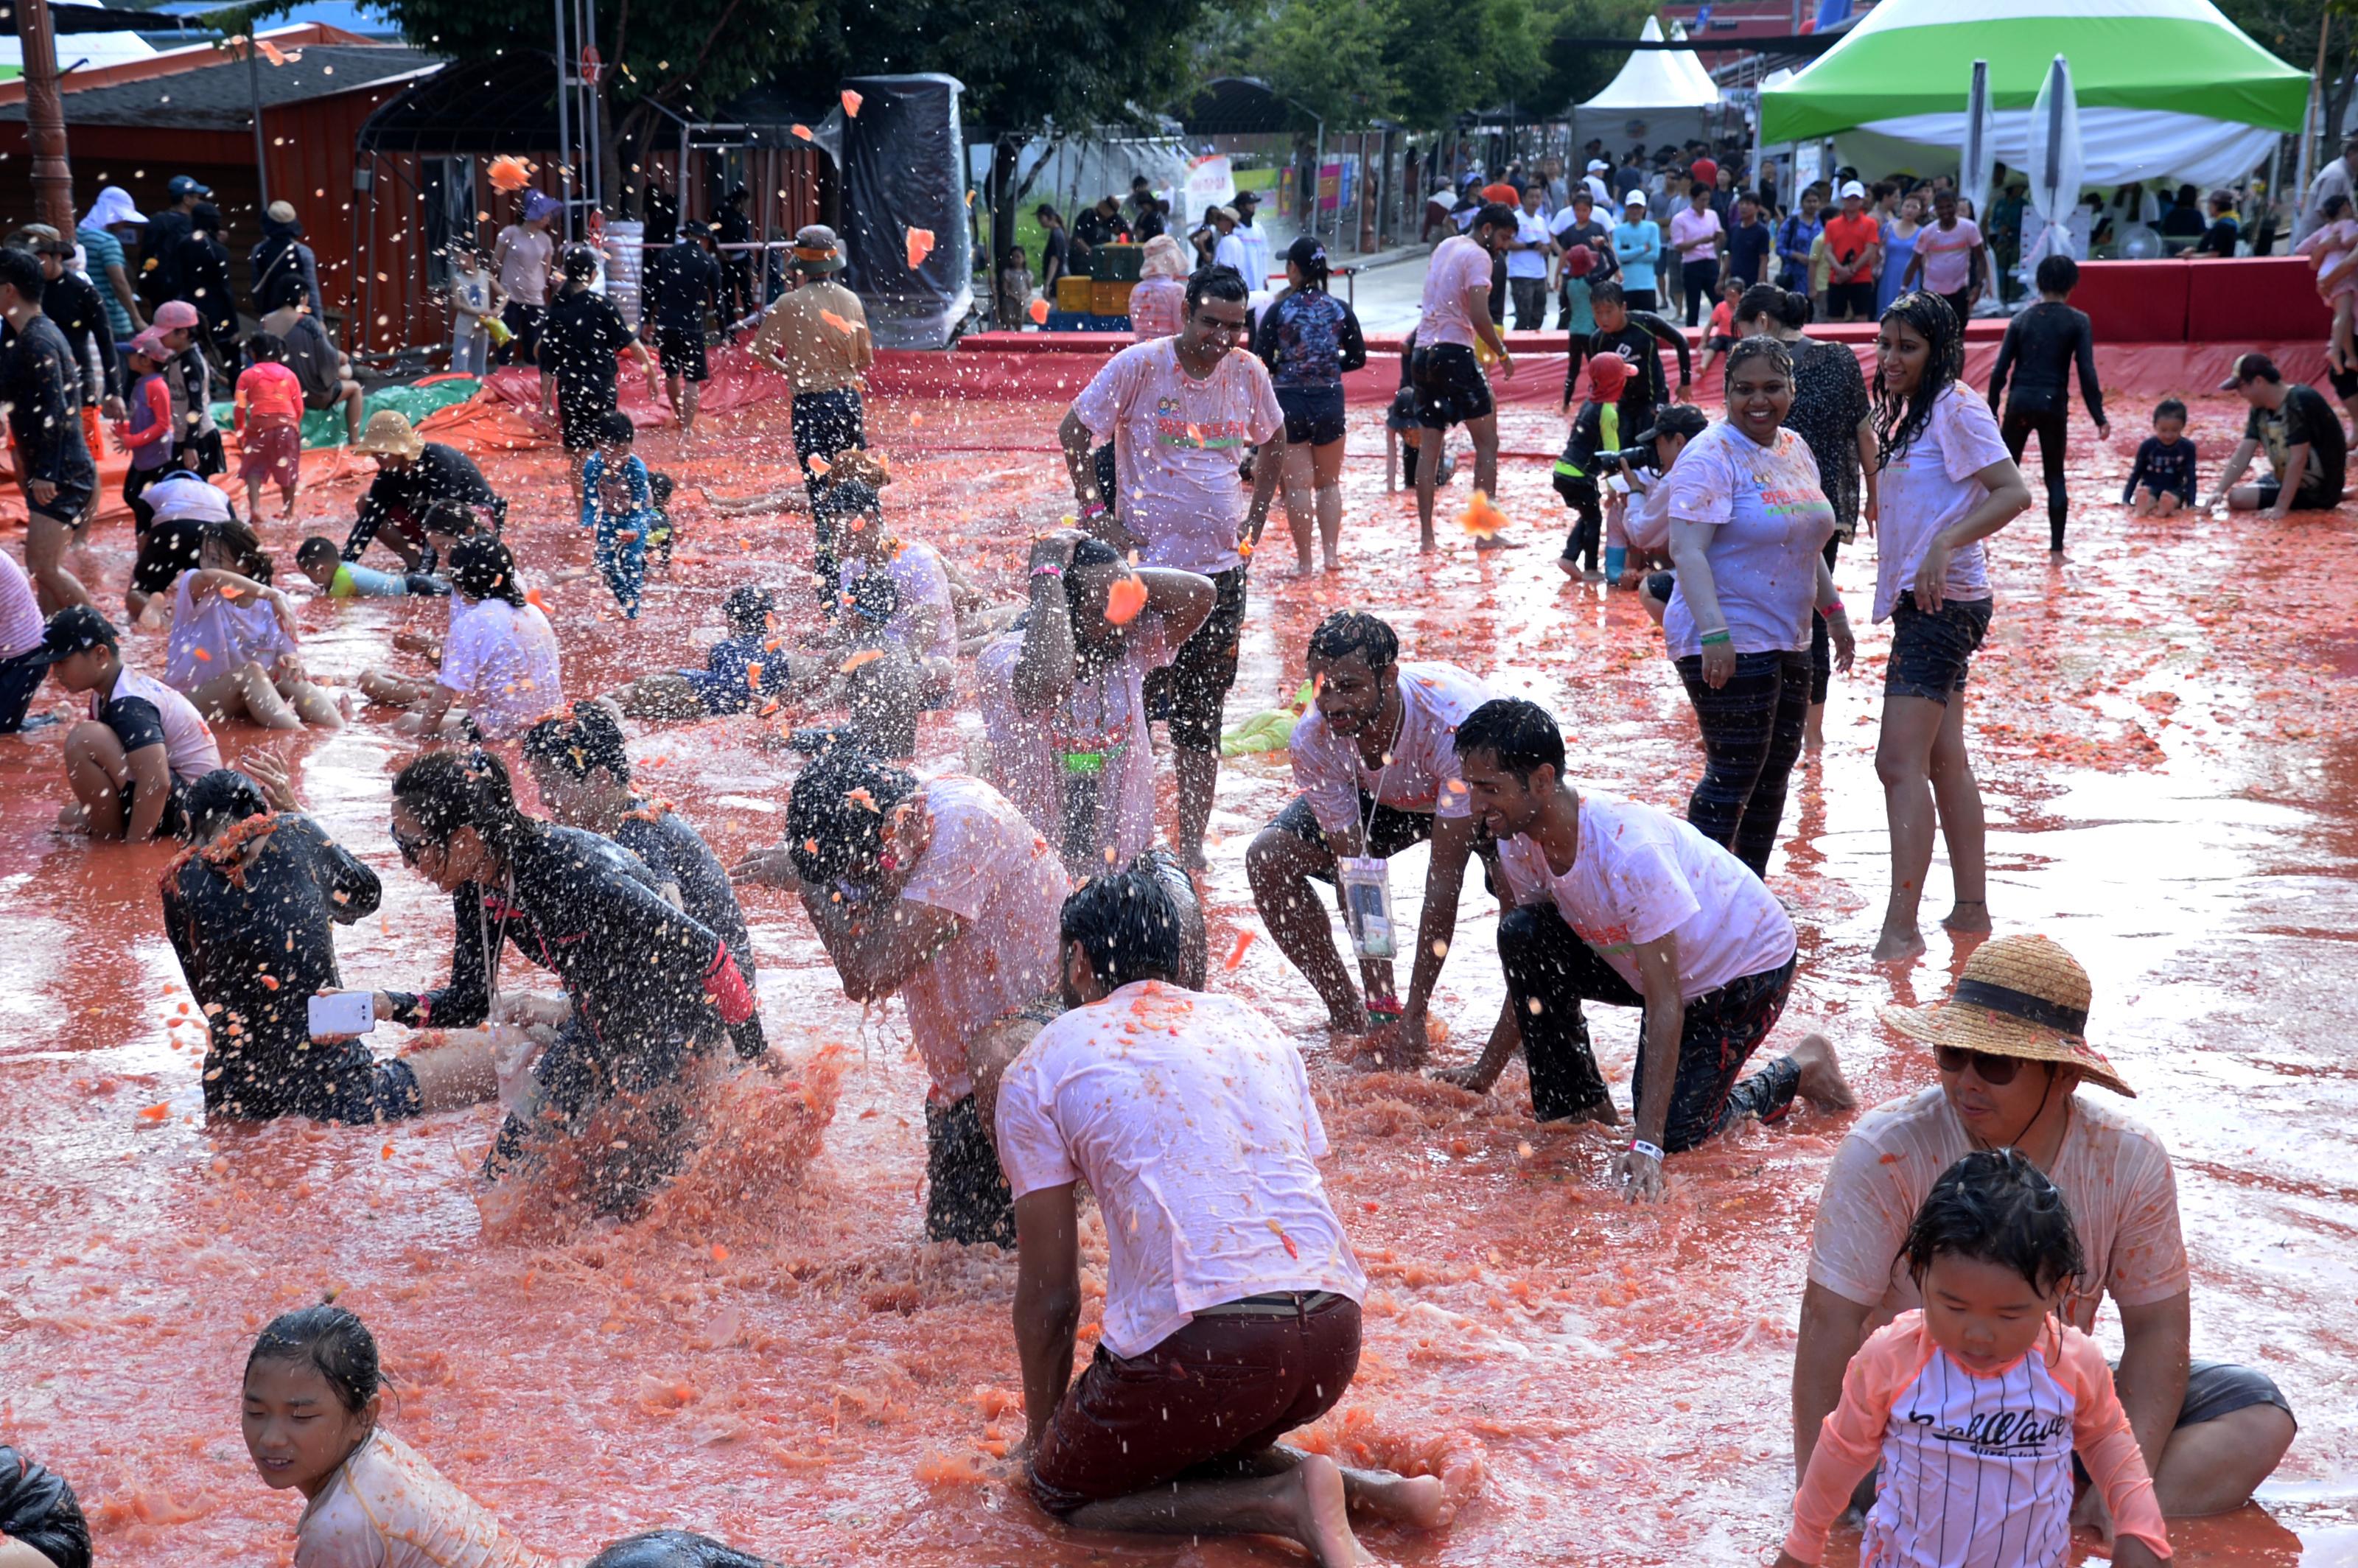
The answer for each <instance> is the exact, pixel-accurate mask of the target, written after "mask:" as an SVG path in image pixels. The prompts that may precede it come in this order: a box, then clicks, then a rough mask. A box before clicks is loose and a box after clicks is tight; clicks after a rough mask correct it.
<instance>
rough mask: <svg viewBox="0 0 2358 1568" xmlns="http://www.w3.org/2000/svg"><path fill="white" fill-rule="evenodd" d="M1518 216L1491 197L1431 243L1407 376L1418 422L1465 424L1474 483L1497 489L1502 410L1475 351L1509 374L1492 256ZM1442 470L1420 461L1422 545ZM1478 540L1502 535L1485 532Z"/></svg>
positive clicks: (1486, 490) (1511, 236) (1431, 545)
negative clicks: (1494, 313) (1495, 311)
mask: <svg viewBox="0 0 2358 1568" xmlns="http://www.w3.org/2000/svg"><path fill="white" fill-rule="evenodd" d="M1519 229H1520V216H1519V215H1518V214H1517V212H1516V211H1515V209H1513V208H1512V207H1509V206H1506V205H1505V204H1503V203H1500V202H1495V201H1494V202H1492V203H1490V204H1489V205H1488V206H1486V207H1484V208H1482V209H1481V210H1479V211H1477V212H1476V213H1475V215H1474V221H1473V224H1472V226H1471V227H1470V228H1468V229H1467V231H1466V232H1465V233H1463V234H1455V235H1452V236H1451V237H1450V238H1448V239H1445V240H1444V241H1442V242H1441V243H1439V244H1437V245H1435V246H1434V247H1433V258H1432V260H1431V261H1429V262H1427V263H1426V264H1425V271H1424V297H1423V301H1422V315H1421V316H1420V317H1419V318H1418V320H1417V326H1416V351H1415V352H1414V353H1413V354H1412V355H1411V356H1410V358H1409V384H1410V385H1411V386H1412V387H1414V388H1415V390H1416V417H1417V423H1418V425H1419V426H1420V427H1422V428H1423V429H1426V430H1429V431H1433V432H1435V435H1434V436H1433V438H1431V439H1432V444H1433V446H1434V447H1438V446H1439V445H1440V444H1441V443H1440V439H1439V435H1438V433H1439V432H1441V431H1444V430H1446V429H1448V428H1449V427H1451V426H1452V425H1463V426H1465V427H1466V434H1467V435H1468V436H1471V437H1472V438H1474V485H1475V488H1476V489H1477V490H1479V491H1481V492H1482V493H1483V494H1485V495H1496V494H1497V493H1498V405H1497V404H1496V403H1495V402H1493V401H1492V399H1491V397H1490V380H1489V378H1488V377H1487V376H1486V375H1484V374H1483V373H1482V362H1481V361H1480V359H1479V358H1477V357H1476V354H1475V352H1474V345H1475V344H1476V342H1477V341H1478V342H1480V343H1481V344H1483V345H1484V346H1485V347H1486V348H1487V349H1488V350H1489V351H1490V352H1492V353H1493V354H1496V355H1497V356H1498V373H1499V374H1501V375H1503V376H1505V377H1506V378H1507V379H1508V380H1509V381H1512V380H1513V379H1514V375H1515V361H1514V356H1513V355H1511V354H1509V353H1508V352H1507V343H1506V340H1505V339H1503V338H1501V337H1500V336H1499V335H1498V324H1497V323H1496V322H1494V321H1492V320H1491V319H1490V284H1491V276H1490V272H1491V263H1492V262H1493V261H1494V260H1495V259H1496V258H1497V257H1498V256H1499V255H1501V254H1504V253H1505V251H1506V249H1507V247H1508V246H1509V245H1510V244H1512V243H1514V240H1515V235H1516V233H1517V232H1519ZM1440 478H1441V465H1440V464H1438V463H1419V464H1418V465H1417V469H1416V520H1417V548H1419V549H1421V550H1432V549H1436V548H1438V547H1439V546H1438V545H1437V543H1436V542H1435V541H1434V539H1433V491H1434V489H1435V487H1436V486H1437V485H1438V484H1439V482H1440ZM1476 542H1477V544H1480V545H1490V546H1495V545H1498V544H1499V543H1501V541H1498V540H1491V539H1483V540H1479V541H1476Z"/></svg>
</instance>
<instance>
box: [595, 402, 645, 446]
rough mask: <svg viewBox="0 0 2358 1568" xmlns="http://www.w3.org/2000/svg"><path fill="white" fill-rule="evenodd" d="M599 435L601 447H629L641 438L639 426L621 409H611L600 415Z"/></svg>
mask: <svg viewBox="0 0 2358 1568" xmlns="http://www.w3.org/2000/svg"><path fill="white" fill-rule="evenodd" d="M597 437H598V444H599V445H600V446H601V447H627V446H629V445H630V444H631V443H632V442H633V441H635V440H637V439H638V438H639V427H637V426H636V425H633V424H632V423H631V416H629V415H627V414H625V413H623V412H622V410H621V409H619V408H613V409H609V410H608V411H607V412H605V413H603V414H600V415H599V416H598V429H597Z"/></svg>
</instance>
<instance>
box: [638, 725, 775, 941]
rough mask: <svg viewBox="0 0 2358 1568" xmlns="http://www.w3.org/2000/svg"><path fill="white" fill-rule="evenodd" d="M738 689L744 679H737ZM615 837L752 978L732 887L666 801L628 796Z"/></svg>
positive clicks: (744, 932)
mask: <svg viewBox="0 0 2358 1568" xmlns="http://www.w3.org/2000/svg"><path fill="white" fill-rule="evenodd" d="M738 687H739V689H740V690H743V689H744V683H743V682H739V683H738ZM614 842H615V843H617V844H620V845H621V846H622V848H623V849H628V850H629V851H630V852H631V853H632V854H633V855H636V856H637V857H638V858H639V859H640V860H644V861H645V862H646V865H647V870H649V871H653V872H654V874H655V880H656V881H658V882H669V883H670V884H672V885H673V886H674V887H676V888H677V889H679V905H680V909H681V911H682V912H683V913H685V914H687V916H688V918H689V919H691V920H694V921H696V922H697V923H698V925H702V926H703V927H704V928H705V929H706V930H708V931H709V932H711V933H712V934H713V935H715V936H718V937H719V938H720V942H721V946H725V947H727V948H728V949H729V956H730V957H732V958H734V959H736V960H737V972H738V973H739V974H741V975H742V976H744V977H745V983H746V984H747V985H752V983H753V938H752V934H751V933H750V932H748V931H747V930H746V929H745V914H744V911H743V910H741V909H740V908H739V907H738V906H737V893H736V890H735V889H733V888H731V887H730V884H729V873H728V872H727V871H724V870H722V869H721V865H720V862H719V860H717V859H715V858H714V856H713V853H712V850H711V849H710V848H709V847H708V845H706V843H705V842H704V839H703V838H702V837H701V836H699V835H698V833H697V831H696V829H695V828H694V827H689V826H688V822H687V818H686V817H684V816H680V815H679V813H677V812H676V811H674V810H672V809H671V808H670V807H669V806H649V805H647V804H646V803H645V802H644V801H633V802H632V803H631V812H630V815H629V816H625V817H624V818H623V819H622V827H618V828H616V829H615V830H614Z"/></svg>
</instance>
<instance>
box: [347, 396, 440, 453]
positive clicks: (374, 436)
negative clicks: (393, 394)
mask: <svg viewBox="0 0 2358 1568" xmlns="http://www.w3.org/2000/svg"><path fill="white" fill-rule="evenodd" d="M352 450H353V451H355V452H357V453H360V454H361V455H362V456H364V457H365V456H370V455H381V456H384V457H391V458H409V459H415V458H416V456H417V455H418V454H419V453H421V452H423V451H425V450H426V438H425V437H423V436H421V435H419V434H418V433H417V431H416V428H415V427H413V426H412V425H411V424H410V423H409V420H408V417H407V416H405V415H404V414H403V413H402V412H401V410H400V409H398V408H380V409H378V410H377V411H376V412H375V413H373V414H372V415H370V416H369V421H368V426H367V427H366V428H365V429H363V430H362V432H361V438H360V439H359V440H357V441H354V442H353V443H352Z"/></svg>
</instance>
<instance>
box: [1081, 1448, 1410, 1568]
mask: <svg viewBox="0 0 2358 1568" xmlns="http://www.w3.org/2000/svg"><path fill="white" fill-rule="evenodd" d="M1261 1465H1262V1466H1263V1468H1264V1469H1265V1471H1266V1473H1265V1474H1263V1475H1260V1476H1250V1477H1247V1478H1243V1479H1238V1480H1233V1481H1179V1482H1175V1483H1174V1484H1173V1485H1171V1486H1169V1487H1156V1488H1155V1489H1153V1490H1152V1491H1148V1492H1139V1493H1135V1494H1133V1495H1132V1496H1130V1497H1127V1498H1110V1499H1109V1500H1108V1501H1105V1502H1101V1503H1090V1504H1088V1505H1087V1506H1086V1507H1084V1508H1082V1509H1079V1510H1077V1511H1076V1512H1075V1513H1074V1514H1073V1515H1072V1516H1071V1518H1070V1519H1068V1520H1066V1522H1067V1523H1069V1524H1071V1525H1072V1526H1073V1527H1074V1528H1075V1529H1076V1530H1120V1531H1127V1532H1130V1533H1134V1534H1152V1535H1275V1536H1282V1537H1283V1538H1284V1539H1286V1540H1288V1541H1294V1542H1296V1543H1297V1544H1299V1545H1301V1546H1302V1547H1303V1548H1304V1549H1305V1550H1307V1551H1308V1552H1310V1554H1311V1556H1312V1558H1313V1559H1314V1561H1315V1562H1317V1563H1318V1564H1319V1565H1320V1568H1352V1565H1354V1564H1357V1563H1369V1562H1373V1561H1374V1559H1373V1558H1372V1557H1370V1556H1369V1555H1368V1552H1367V1550H1366V1549H1365V1548H1364V1547H1362V1546H1361V1545H1360V1544H1359V1542H1358V1540H1357V1537H1355V1536H1354V1535H1352V1533H1351V1519H1350V1513H1351V1510H1352V1509H1362V1510H1364V1511H1366V1512H1368V1513H1372V1514H1374V1515H1376V1516H1377V1517H1379V1518H1381V1519H1388V1520H1390V1521H1393V1522H1395V1523H1401V1524H1407V1525H1412V1526H1414V1527H1416V1528H1419V1529H1425V1530H1430V1529H1433V1528H1434V1527H1435V1526H1437V1525H1438V1524H1439V1523H1440V1522H1441V1519H1442V1510H1443V1509H1444V1506H1445V1505H1444V1498H1443V1491H1442V1485H1441V1482H1440V1481H1439V1480H1438V1479H1437V1478H1436V1477H1433V1476H1413V1477H1411V1476H1395V1475H1392V1474H1390V1472H1389V1471H1379V1470H1346V1469H1344V1468H1343V1467H1342V1466H1341V1465H1336V1463H1335V1462H1334V1461H1333V1460H1332V1459H1329V1458H1327V1457H1326V1456H1325V1454H1301V1453H1297V1452H1295V1451H1294V1450H1293V1449H1289V1448H1272V1449H1271V1450H1270V1451H1269V1453H1268V1454H1266V1455H1265V1456H1263V1457H1262V1459H1261Z"/></svg>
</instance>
